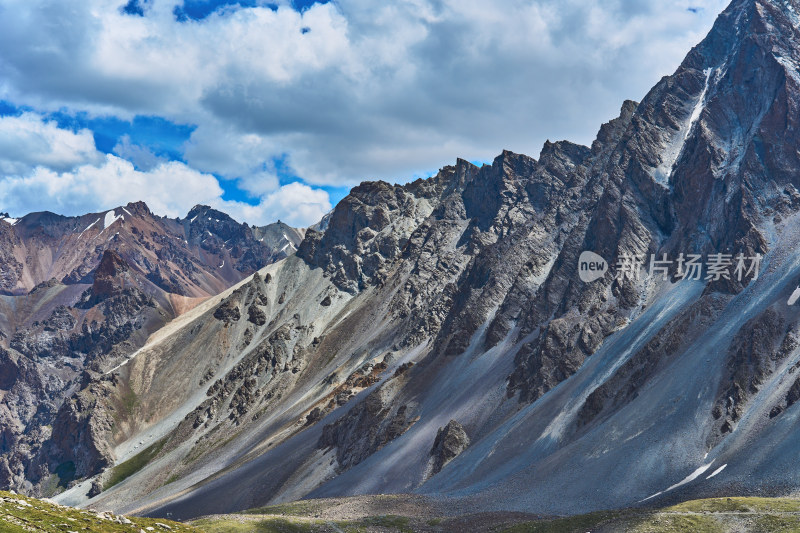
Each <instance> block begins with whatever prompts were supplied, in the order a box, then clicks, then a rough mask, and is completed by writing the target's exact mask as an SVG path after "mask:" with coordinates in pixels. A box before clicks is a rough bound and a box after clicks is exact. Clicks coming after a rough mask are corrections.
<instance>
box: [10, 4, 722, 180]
mask: <svg viewBox="0 0 800 533" xmlns="http://www.w3.org/2000/svg"><path fill="white" fill-rule="evenodd" d="M726 1H727V0H702V1H701V0H697V1H693V2H692V3H691V5H690V4H689V3H688V2H686V1H685V0H679V1H676V2H641V1H639V0H598V1H597V2H592V3H587V2H585V1H583V0H497V1H494V2H485V1H484V0H391V1H385V2H374V1H372V0H337V1H336V2H335V3H333V2H332V3H327V4H324V5H321V4H315V5H313V6H312V7H310V8H309V9H307V10H304V11H303V12H298V11H296V10H294V9H292V8H291V5H290V3H288V2H280V3H279V4H280V5H279V7H278V8H277V9H272V8H270V7H267V6H265V5H259V6H256V7H250V8H231V9H226V10H223V11H220V12H218V13H214V14H212V15H210V16H208V17H206V18H204V19H203V20H201V21H186V22H179V21H177V20H176V17H175V16H174V10H175V7H176V6H179V5H180V4H181V2H180V1H178V0H151V1H149V2H147V3H146V9H143V15H144V16H131V15H126V14H125V13H123V11H122V10H120V5H118V4H120V2H117V3H115V2H107V1H106V0H61V1H59V2H56V3H53V2H50V1H46V0H24V1H23V0H11V1H9V2H4V4H3V6H2V7H0V15H1V16H0V79H2V80H4V81H3V82H2V83H1V84H0V96H4V97H5V98H7V99H10V100H12V101H14V102H18V103H24V104H29V105H32V106H34V107H37V108H41V109H47V108H61V107H66V108H67V109H72V110H84V111H88V112H90V113H110V114H114V115H117V116H121V117H125V116H131V115H134V114H147V115H156V116H162V117H165V118H167V119H169V120H173V121H176V122H180V123H191V124H195V125H197V128H196V129H195V130H194V132H193V134H192V138H191V139H190V141H189V143H188V144H187V146H186V152H185V154H184V156H185V160H186V162H187V164H188V165H189V166H191V167H192V168H195V169H197V170H198V171H201V172H214V173H216V174H220V175H222V176H225V177H226V178H229V179H240V180H241V183H243V184H245V185H244V186H246V187H250V189H252V191H254V194H256V195H259V196H263V195H266V194H271V193H273V192H274V191H275V190H277V189H274V190H273V191H271V192H270V191H269V189H270V188H274V187H275V186H276V184H275V181H274V180H270V179H267V185H263V186H258V185H257V184H258V180H257V179H256V178H254V176H258V175H259V174H263V173H264V172H265V171H266V172H268V173H269V172H270V170H269V168H268V167H269V162H270V161H272V160H274V159H275V158H282V159H283V160H284V161H286V163H287V165H289V166H290V167H291V168H292V169H293V170H294V172H296V174H297V175H298V176H299V177H300V178H302V179H303V181H304V182H306V183H310V184H316V185H321V184H326V185H352V184H355V183H358V182H360V181H362V180H364V179H373V178H382V179H389V180H396V181H404V180H405V179H408V178H410V177H412V176H414V175H418V174H421V173H425V172H428V171H433V170H436V169H437V168H439V167H440V166H442V165H444V164H448V163H451V162H453V161H454V160H455V158H456V157H459V156H460V157H465V158H468V159H471V160H489V159H491V158H492V157H493V156H495V155H496V154H498V153H499V152H500V150H501V149H503V148H508V149H512V150H515V151H519V152H524V153H530V154H532V155H536V154H537V152H538V150H539V148H540V147H541V144H542V143H543V141H544V140H545V139H547V138H551V139H561V138H567V139H571V140H574V141H577V142H582V143H587V144H588V143H590V142H591V140H592V138H593V137H594V134H595V132H596V130H597V128H598V127H599V125H600V124H601V123H602V122H604V121H607V120H608V119H610V118H612V117H613V116H615V114H616V113H617V112H618V110H619V107H620V105H621V103H622V101H623V100H624V99H626V98H632V99H637V100H638V99H641V98H642V97H643V96H644V94H645V93H646V91H647V89H649V87H651V86H652V85H653V84H654V83H655V82H656V81H657V80H658V79H659V78H660V77H661V76H662V75H665V74H668V73H670V72H671V71H672V70H674V68H675V67H677V65H678V64H679V62H680V60H681V59H682V57H683V56H684V55H685V53H686V52H687V51H688V50H689V48H690V47H691V46H692V45H694V44H696V42H698V41H699V40H700V39H701V38H702V36H703V34H704V33H705V32H706V31H707V30H708V29H709V28H710V27H711V23H712V22H713V18H714V16H715V14H716V13H718V12H719V11H721V9H722V8H723V7H724V4H725V3H726ZM689 7H692V8H694V9H692V10H689V9H688V8H689ZM698 8H702V9H699V10H698ZM120 153H123V152H120ZM127 155H128V156H130V157H131V159H133V158H134V155H133V154H131V153H129V152H128V153H127ZM248 184H249V185H248Z"/></svg>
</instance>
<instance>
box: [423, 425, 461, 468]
mask: <svg viewBox="0 0 800 533" xmlns="http://www.w3.org/2000/svg"><path fill="white" fill-rule="evenodd" d="M467 446H469V437H468V436H467V432H466V431H464V428H463V427H462V426H461V424H459V423H458V422H456V421H455V420H451V421H450V422H448V423H447V425H446V426H445V427H443V428H439V431H437V432H436V440H435V441H433V447H432V448H431V455H432V456H433V473H434V474H438V473H439V472H441V471H442V468H444V467H445V465H447V463H449V462H450V461H452V460H453V459H455V458H456V457H457V456H458V455H459V454H460V453H461V452H463V451H464V450H466V449H467Z"/></svg>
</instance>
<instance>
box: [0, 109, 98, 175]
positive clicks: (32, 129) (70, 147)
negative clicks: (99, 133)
mask: <svg viewBox="0 0 800 533" xmlns="http://www.w3.org/2000/svg"><path fill="white" fill-rule="evenodd" d="M102 159H103V154H101V153H100V152H98V151H97V149H96V148H95V145H94V137H92V132H90V131H89V130H81V131H79V132H77V133H73V132H72V131H69V130H64V129H61V128H59V127H58V125H57V124H56V123H55V122H48V121H44V120H42V118H41V117H40V116H38V115H36V114H34V113H23V114H22V115H20V116H17V117H15V116H7V117H0V174H5V175H20V174H26V173H28V172H30V171H31V170H32V169H33V168H35V167H37V166H39V165H46V166H47V167H49V168H52V169H56V170H60V171H67V170H71V169H73V168H75V167H76V166H78V165H82V164H86V163H97V162H99V161H100V160H102Z"/></svg>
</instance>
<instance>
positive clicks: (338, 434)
mask: <svg viewBox="0 0 800 533" xmlns="http://www.w3.org/2000/svg"><path fill="white" fill-rule="evenodd" d="M391 400H392V395H391V387H386V386H383V387H380V388H378V389H376V390H374V391H373V392H371V393H370V394H368V395H367V397H366V398H364V400H363V401H361V402H359V403H358V404H356V405H355V406H354V407H353V408H352V409H350V411H349V412H348V413H347V414H346V415H344V416H343V417H341V418H340V419H338V420H337V421H336V422H333V423H332V424H328V425H326V426H325V427H324V428H323V429H322V436H321V437H320V438H319V442H318V443H317V447H318V448H320V449H329V448H336V459H337V461H338V469H339V471H340V472H343V471H345V470H347V469H349V468H351V467H353V466H355V465H357V464H358V463H360V462H361V461H363V460H364V459H366V458H367V457H369V456H370V455H372V454H373V453H375V452H376V451H378V450H380V449H381V448H383V447H384V446H385V445H386V444H387V443H389V442H391V441H393V440H394V439H396V438H398V437H399V436H401V435H402V434H403V433H405V432H406V431H408V429H409V428H410V427H411V426H412V425H413V424H414V423H415V422H416V421H417V420H418V419H419V418H418V417H414V416H413V415H412V413H413V409H412V408H410V407H409V406H408V405H406V404H403V405H396V404H393V403H392V401H391Z"/></svg>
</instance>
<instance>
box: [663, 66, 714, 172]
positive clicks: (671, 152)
mask: <svg viewBox="0 0 800 533" xmlns="http://www.w3.org/2000/svg"><path fill="white" fill-rule="evenodd" d="M716 70H717V69H710V68H708V69H705V70H704V71H703V74H705V76H706V81H705V84H704V86H703V91H702V92H701V93H700V96H698V98H697V100H696V101H695V104H694V107H693V108H692V113H691V115H689V120H688V121H687V122H686V123H685V124H684V126H683V127H682V128H681V129H680V131H679V132H678V133H677V134H676V135H675V137H673V139H672V141H671V142H670V143H669V144H668V145H667V147H666V149H665V150H664V152H663V153H662V154H661V164H660V165H659V166H658V167H656V169H655V171H654V173H653V178H654V179H655V180H656V182H658V183H659V184H660V185H663V186H664V187H667V188H669V181H670V178H671V177H672V171H673V166H675V163H676V161H678V158H679V157H680V155H681V152H683V147H684V146H685V145H686V141H687V140H689V136H690V135H691V134H692V130H693V128H694V125H695V123H697V121H698V120H699V119H700V115H701V114H702V112H703V109H704V108H705V104H706V96H707V95H708V86H709V82H710V80H711V75H712V73H713V72H714V71H716Z"/></svg>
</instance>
